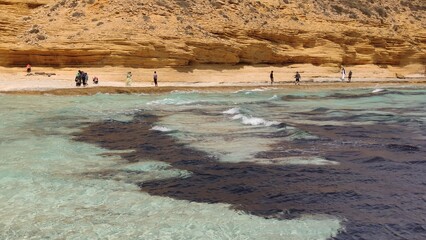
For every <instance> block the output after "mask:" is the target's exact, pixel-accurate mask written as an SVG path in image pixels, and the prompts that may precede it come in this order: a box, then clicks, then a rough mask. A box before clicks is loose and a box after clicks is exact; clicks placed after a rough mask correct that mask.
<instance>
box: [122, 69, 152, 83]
mask: <svg viewBox="0 0 426 240" xmlns="http://www.w3.org/2000/svg"><path fill="white" fill-rule="evenodd" d="M132 76H133V75H132V72H127V77H126V86H127V87H130V86H132ZM152 78H153V80H154V85H155V86H156V87H158V82H157V81H158V75H157V71H154V75H153V76H152Z"/></svg>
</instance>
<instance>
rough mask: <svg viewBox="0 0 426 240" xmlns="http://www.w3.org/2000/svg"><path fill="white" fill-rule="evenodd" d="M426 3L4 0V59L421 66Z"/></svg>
mask: <svg viewBox="0 0 426 240" xmlns="http://www.w3.org/2000/svg"><path fill="white" fill-rule="evenodd" d="M425 13H426V2H425V1H423V0H402V1H400V0H388V1H385V0H380V1H374V3H371V1H367V0H343V1H341V0H305V1H295V0H265V1H254V0H167V1H166V0H145V1H134V0H121V1H119V0H109V1H108V0H84V1H76V0H59V1H55V0H30V1H24V0H0V31H1V40H2V41H1V42H0V65H2V66H18V65H25V64H26V63H28V62H30V63H32V64H33V65H39V66H40V65H45V66H72V65H90V66H104V65H112V66H118V65H120V66H132V67H159V66H185V65H191V64H197V63H201V64H205V63H220V64H239V63H243V64H258V63H266V64H291V63H312V64H315V65H322V64H327V65H336V66H337V65H341V64H344V65H357V64H378V65H398V66H401V65H406V64H412V63H425V62H426V53H425V52H426V50H425V49H426V30H425V29H426V14H425Z"/></svg>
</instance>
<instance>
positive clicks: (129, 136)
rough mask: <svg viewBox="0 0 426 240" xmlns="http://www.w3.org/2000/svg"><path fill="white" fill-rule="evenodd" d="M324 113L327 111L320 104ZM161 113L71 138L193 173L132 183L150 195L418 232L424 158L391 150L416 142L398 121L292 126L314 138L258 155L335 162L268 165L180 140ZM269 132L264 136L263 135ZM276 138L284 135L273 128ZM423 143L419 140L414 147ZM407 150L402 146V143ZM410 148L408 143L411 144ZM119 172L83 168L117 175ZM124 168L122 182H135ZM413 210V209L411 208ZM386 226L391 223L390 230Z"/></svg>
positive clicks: (379, 231)
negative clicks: (158, 127)
mask: <svg viewBox="0 0 426 240" xmlns="http://www.w3.org/2000/svg"><path fill="white" fill-rule="evenodd" d="M319 110H320V111H327V110H326V109H319ZM158 121H159V117H157V116H155V115H152V114H148V113H144V112H139V113H137V114H135V116H134V119H133V120H132V121H130V122H119V121H113V120H109V121H104V122H101V123H93V124H90V125H89V126H88V127H87V128H85V129H84V130H83V131H82V132H80V133H76V136H75V140H77V141H85V142H89V143H93V144H98V145H100V146H101V147H104V148H107V149H111V150H134V151H132V152H127V153H119V154H118V155H120V156H121V157H122V158H123V159H125V160H126V161H128V162H129V163H133V162H138V161H141V160H142V159H152V160H157V161H162V162H166V163H169V164H170V165H171V166H172V167H173V168H176V169H180V170H187V171H190V172H192V175H191V176H190V177H188V178H184V179H181V178H175V179H165V180H152V181H150V182H143V183H140V182H132V183H133V184H136V185H138V186H139V187H140V189H141V191H144V192H147V193H149V194H152V195H158V196H166V197H172V198H175V199H182V200H188V201H195V202H205V203H228V204H231V205H232V206H233V208H235V209H237V210H240V211H244V212H247V213H250V214H254V215H258V216H262V217H265V218H277V219H291V218H296V217H300V216H301V215H303V214H331V215H335V216H338V217H341V218H344V219H347V222H346V223H345V224H346V226H345V228H346V231H345V232H342V233H340V234H339V235H338V236H337V237H336V238H335V239H351V238H353V237H355V236H356V239H372V238H374V239H393V238H395V234H394V233H395V232H396V233H397V234H402V233H404V236H407V237H410V238H411V239H416V238H419V236H421V234H423V232H422V231H423V230H422V228H421V227H419V226H423V225H424V220H423V219H418V218H416V217H414V216H415V215H417V214H419V213H423V214H424V213H426V206H425V204H424V200H422V199H419V198H418V197H417V196H416V197H413V194H417V193H418V194H424V192H426V186H425V185H424V181H423V180H422V178H423V175H424V172H425V171H426V166H425V164H421V162H419V160H418V161H416V162H410V161H412V159H413V157H415V159H422V156H423V154H424V152H422V149H423V148H420V147H419V149H418V151H414V152H407V151H397V152H396V151H395V148H389V147H388V146H389V145H391V144H394V142H395V141H400V144H399V145H401V146H406V145H407V146H418V145H419V144H417V143H412V142H410V141H411V140H410V138H408V137H407V136H410V135H411V132H410V129H409V128H406V127H401V126H385V125H374V126H350V127H344V126H332V125H329V126H312V125H299V126H296V127H297V128H299V129H300V130H301V131H306V132H309V133H311V134H314V135H316V136H319V140H303V141H285V140H282V141H280V142H278V143H277V145H276V146H271V147H272V150H271V151H266V152H261V153H258V154H257V157H258V158H265V159H270V158H272V159H273V158H278V157H289V156H300V154H303V153H306V152H308V153H309V154H311V155H316V156H321V157H323V158H325V159H329V160H332V161H337V162H339V163H340V165H336V166H306V165H305V166H297V165H288V166H286V165H285V166H273V165H259V164H252V163H250V162H244V163H226V162H219V161H217V159H215V158H214V157H212V156H211V155H210V154H209V153H206V152H203V151H199V150H196V149H193V148H191V147H190V146H188V145H186V144H182V143H179V142H178V141H177V140H176V139H174V138H173V137H171V136H169V135H167V134H166V133H163V132H158V131H151V130H150V129H151V127H152V126H153V125H155V123H157V122H158ZM263 137H268V136H263ZM270 137H274V138H277V139H279V138H280V137H285V134H284V133H279V132H277V133H275V134H274V133H272V134H271V136H270ZM419 146H420V145H419ZM402 149H403V150H404V149H405V147H402ZM408 149H411V148H409V147H408ZM118 171H119V170H117V171H114V170H109V171H107V172H102V173H90V172H88V173H87V174H86V176H87V177H91V178H101V179H115V178H116V176H117V175H118ZM120 174H129V176H128V178H127V179H126V181H130V182H131V181H132V177H131V175H132V174H133V175H134V174H143V173H137V172H123V171H121V172H120ZM413 208H416V211H415V212H413V211H412V209H413ZM388 226H393V227H392V229H393V231H394V233H392V231H389V230H388Z"/></svg>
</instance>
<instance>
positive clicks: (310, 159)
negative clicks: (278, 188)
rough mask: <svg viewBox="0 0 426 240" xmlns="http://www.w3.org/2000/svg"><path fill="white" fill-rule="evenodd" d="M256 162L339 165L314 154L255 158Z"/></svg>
mask: <svg viewBox="0 0 426 240" xmlns="http://www.w3.org/2000/svg"><path fill="white" fill-rule="evenodd" d="M254 162H255V163H258V164H270V165H317V166H325V165H339V164H340V163H339V162H336V161H330V160H327V159H323V158H320V157H315V156H297V157H283V158H274V159H256V160H255V161H254Z"/></svg>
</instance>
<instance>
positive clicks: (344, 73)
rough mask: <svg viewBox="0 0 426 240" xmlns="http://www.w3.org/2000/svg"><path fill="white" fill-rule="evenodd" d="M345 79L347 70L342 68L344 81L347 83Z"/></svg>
mask: <svg viewBox="0 0 426 240" xmlns="http://www.w3.org/2000/svg"><path fill="white" fill-rule="evenodd" d="M345 77H346V70H345V68H344V67H342V81H345Z"/></svg>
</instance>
